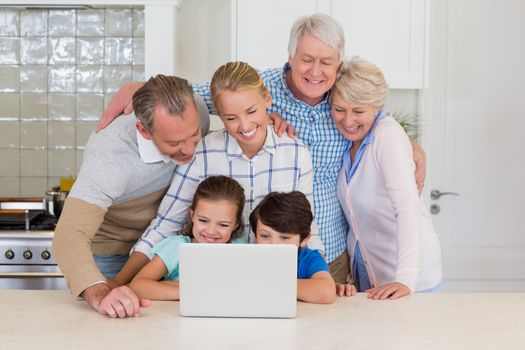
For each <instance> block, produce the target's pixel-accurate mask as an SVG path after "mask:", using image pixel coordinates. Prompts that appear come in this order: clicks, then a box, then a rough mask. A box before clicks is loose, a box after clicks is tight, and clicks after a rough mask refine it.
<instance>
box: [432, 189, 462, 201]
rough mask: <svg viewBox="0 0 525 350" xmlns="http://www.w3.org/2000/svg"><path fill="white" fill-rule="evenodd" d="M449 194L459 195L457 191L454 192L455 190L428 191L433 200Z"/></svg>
mask: <svg viewBox="0 0 525 350" xmlns="http://www.w3.org/2000/svg"><path fill="white" fill-rule="evenodd" d="M449 195H450V196H458V197H459V193H456V192H441V191H440V190H432V192H430V198H432V199H434V200H438V199H439V197H441V196H449Z"/></svg>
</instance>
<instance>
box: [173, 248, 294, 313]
mask: <svg viewBox="0 0 525 350" xmlns="http://www.w3.org/2000/svg"><path fill="white" fill-rule="evenodd" d="M179 283H180V284H179V288H180V289H179V292H180V314H181V315H182V316H199V317H261V318H265V317H268V318H293V317H295V316H296V312H297V247H296V246H295V245H291V244H191V243H187V244H182V245H181V247H180V255H179Z"/></svg>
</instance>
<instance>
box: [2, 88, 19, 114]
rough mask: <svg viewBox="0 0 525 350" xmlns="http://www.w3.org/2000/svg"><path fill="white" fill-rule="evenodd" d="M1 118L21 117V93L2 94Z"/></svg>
mask: <svg viewBox="0 0 525 350" xmlns="http://www.w3.org/2000/svg"><path fill="white" fill-rule="evenodd" d="M0 118H15V119H18V118H20V95H19V94H9V93H2V94H0Z"/></svg>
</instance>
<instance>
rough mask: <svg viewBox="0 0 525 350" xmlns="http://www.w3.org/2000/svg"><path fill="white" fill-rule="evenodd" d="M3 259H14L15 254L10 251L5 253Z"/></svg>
mask: <svg viewBox="0 0 525 350" xmlns="http://www.w3.org/2000/svg"><path fill="white" fill-rule="evenodd" d="M5 257H6V259H8V260H11V259H13V258H14V257H15V252H13V251H12V250H11V249H9V250H8V251H6V252H5Z"/></svg>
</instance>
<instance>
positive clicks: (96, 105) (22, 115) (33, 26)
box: [0, 8, 144, 197]
mask: <svg viewBox="0 0 525 350" xmlns="http://www.w3.org/2000/svg"><path fill="white" fill-rule="evenodd" d="M143 80H144V10H143V9H139V8H105V9H93V10H53V9H49V10H15V9H7V8H0V197H1V196H16V197H18V196H43V195H44V193H45V191H46V190H47V189H50V188H51V187H53V186H57V185H58V181H59V180H58V179H59V178H60V177H64V176H75V175H76V174H77V173H78V171H79V169H80V165H81V162H82V153H83V149H84V145H85V144H86V141H87V139H88V137H89V135H90V134H91V132H92V131H93V129H94V127H95V124H96V122H97V120H98V119H99V116H100V115H101V113H102V111H103V108H104V106H106V105H107V103H108V102H109V100H110V99H111V97H112V94H113V93H115V92H116V91H117V90H118V88H119V87H120V86H121V85H122V84H124V83H126V82H130V81H143Z"/></svg>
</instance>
